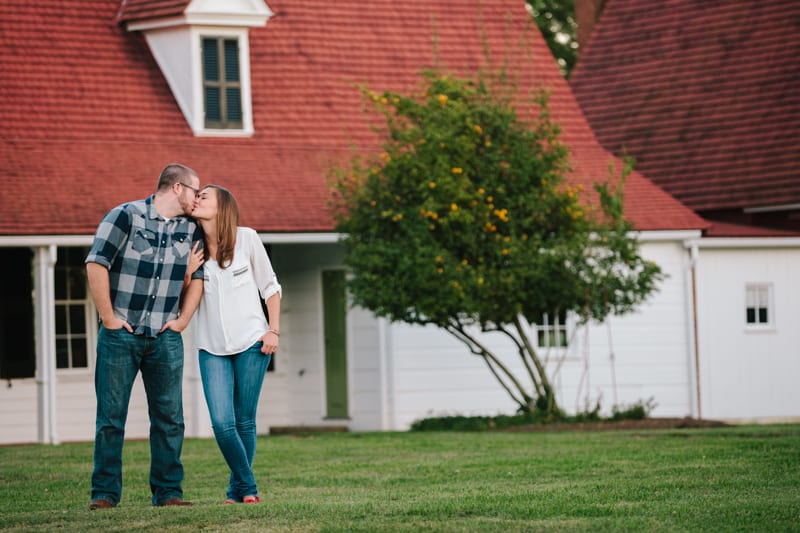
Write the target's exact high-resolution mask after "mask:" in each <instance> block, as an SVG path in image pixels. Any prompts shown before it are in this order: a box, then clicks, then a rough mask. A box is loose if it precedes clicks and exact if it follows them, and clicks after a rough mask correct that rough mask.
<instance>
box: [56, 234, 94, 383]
mask: <svg viewBox="0 0 800 533" xmlns="http://www.w3.org/2000/svg"><path fill="white" fill-rule="evenodd" d="M86 252H87V250H86V249H84V248H59V249H58V259H57V261H56V266H55V277H56V279H55V289H56V299H55V306H56V368H88V367H89V337H88V324H89V322H90V318H89V316H90V309H91V308H90V305H89V298H88V291H87V290H86V287H87V282H86V270H85V267H84V263H83V260H84V258H85V257H86Z"/></svg>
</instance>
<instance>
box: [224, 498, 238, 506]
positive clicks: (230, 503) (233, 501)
mask: <svg viewBox="0 0 800 533" xmlns="http://www.w3.org/2000/svg"><path fill="white" fill-rule="evenodd" d="M234 503H236V501H235V500H231V499H230V498H228V499H227V500H225V505H233V504H234Z"/></svg>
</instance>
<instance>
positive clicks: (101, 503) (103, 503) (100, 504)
mask: <svg viewBox="0 0 800 533" xmlns="http://www.w3.org/2000/svg"><path fill="white" fill-rule="evenodd" d="M112 507H114V504H113V503H111V502H110V501H108V500H94V501H93V502H92V503H90V504H89V510H90V511H94V510H95V509H111V508H112Z"/></svg>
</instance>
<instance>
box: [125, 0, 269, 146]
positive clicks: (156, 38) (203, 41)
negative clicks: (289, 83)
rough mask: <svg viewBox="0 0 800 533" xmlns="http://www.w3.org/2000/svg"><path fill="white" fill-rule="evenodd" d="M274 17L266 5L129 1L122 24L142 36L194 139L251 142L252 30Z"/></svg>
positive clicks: (223, 0)
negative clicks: (230, 138)
mask: <svg viewBox="0 0 800 533" xmlns="http://www.w3.org/2000/svg"><path fill="white" fill-rule="evenodd" d="M162 4H164V5H162ZM166 4H169V5H166ZM271 16H272V11H270V9H269V7H268V6H267V4H266V3H264V1H263V0H185V1H182V2H153V1H151V0H125V1H124V2H122V5H121V6H120V10H119V12H118V13H117V22H119V23H121V24H124V25H125V27H126V28H127V30H128V31H141V32H142V34H143V35H144V37H145V40H146V41H147V46H148V47H149V48H150V51H151V53H152V54H153V58H154V59H155V60H156V63H158V66H159V68H160V69H161V72H162V74H163V75H164V79H165V80H166V81H167V83H168V84H169V88H170V89H171V90H172V94H173V96H174V97H175V102H176V103H177V104H178V107H179V108H180V110H181V112H182V113H183V116H184V117H185V118H186V122H187V124H188V125H189V127H190V128H191V130H192V133H193V134H194V135H196V136H198V137H249V136H250V135H253V133H254V129H253V106H252V99H251V92H252V90H251V87H250V46H249V30H250V29H251V28H261V27H263V26H265V25H266V23H267V19H269V18H270V17H271Z"/></svg>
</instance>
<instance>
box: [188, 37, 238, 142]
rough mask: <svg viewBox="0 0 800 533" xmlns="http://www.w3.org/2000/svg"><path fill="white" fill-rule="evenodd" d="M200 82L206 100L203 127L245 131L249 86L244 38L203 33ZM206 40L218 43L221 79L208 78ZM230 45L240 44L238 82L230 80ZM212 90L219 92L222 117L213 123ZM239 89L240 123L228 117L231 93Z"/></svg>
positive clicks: (218, 77) (205, 128)
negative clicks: (211, 113) (211, 115)
mask: <svg viewBox="0 0 800 533" xmlns="http://www.w3.org/2000/svg"><path fill="white" fill-rule="evenodd" d="M199 40H200V81H201V92H202V100H203V128H204V130H206V131H235V132H243V131H245V102H244V99H245V91H244V89H245V87H244V85H245V83H244V79H243V78H244V72H243V68H242V65H243V53H242V44H241V43H242V39H241V36H239V35H226V34H219V33H215V34H213V35H212V34H205V33H203V34H200V35H199ZM206 41H214V42H215V43H216V54H217V73H216V74H217V79H216V80H209V79H207V76H206V70H205V57H206V52H205V51H206V48H205V46H206ZM227 42H233V43H235V45H236V61H237V65H236V71H237V73H238V80H235V81H234V80H228V79H226V58H227V54H226V53H225V45H226V43H227ZM208 89H218V90H219V116H220V119H219V120H218V121H216V120H214V121H212V120H210V119H209V118H208V114H209V113H208V111H209V102H208V97H207V94H208ZM229 89H236V90H237V91H238V93H239V115H240V119H239V120H238V121H234V120H230V119H229V118H228V105H227V104H228V90H229Z"/></svg>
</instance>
